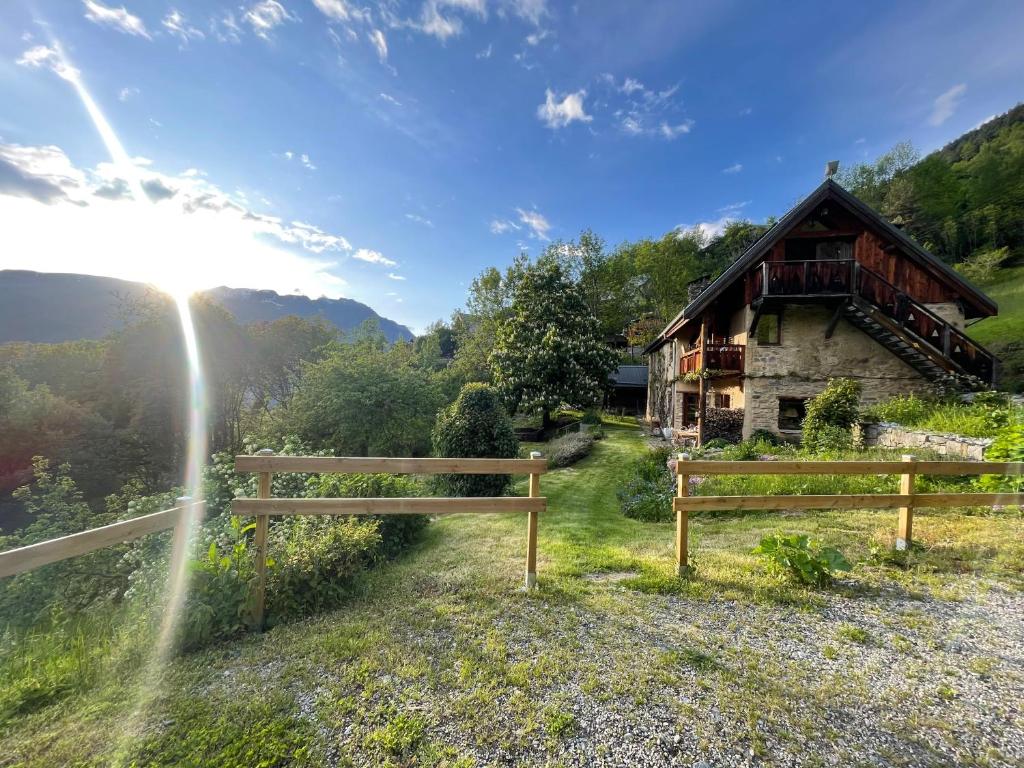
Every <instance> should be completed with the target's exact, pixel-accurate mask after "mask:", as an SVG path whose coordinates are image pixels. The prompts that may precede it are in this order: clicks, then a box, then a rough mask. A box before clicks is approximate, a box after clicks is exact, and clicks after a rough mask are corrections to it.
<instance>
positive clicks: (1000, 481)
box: [978, 424, 1024, 493]
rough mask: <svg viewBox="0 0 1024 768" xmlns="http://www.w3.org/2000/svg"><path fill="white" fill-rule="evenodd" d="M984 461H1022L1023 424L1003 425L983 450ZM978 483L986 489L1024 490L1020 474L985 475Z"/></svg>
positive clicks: (1023, 447) (1023, 481)
mask: <svg viewBox="0 0 1024 768" xmlns="http://www.w3.org/2000/svg"><path fill="white" fill-rule="evenodd" d="M985 460H986V461H1024V424H1013V425H1011V426H1008V427H1004V428H1003V429H1001V430H1000V431H999V433H998V434H997V435H996V438H995V440H993V441H992V445H990V446H989V447H988V450H987V451H985ZM978 483H979V485H981V487H982V488H984V489H985V490H988V491H1011V492H1014V493H1020V492H1021V491H1024V477H1022V476H1020V475H1010V476H1006V475H985V476H983V477H980V478H979V479H978Z"/></svg>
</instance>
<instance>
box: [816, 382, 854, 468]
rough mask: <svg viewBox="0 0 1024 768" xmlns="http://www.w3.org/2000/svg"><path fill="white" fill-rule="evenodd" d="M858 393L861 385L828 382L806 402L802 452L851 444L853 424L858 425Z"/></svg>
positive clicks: (834, 448)
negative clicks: (816, 394) (803, 450)
mask: <svg viewBox="0 0 1024 768" xmlns="http://www.w3.org/2000/svg"><path fill="white" fill-rule="evenodd" d="M860 394H861V385H860V382H857V381H854V380H853V379H830V380H829V382H828V385H827V386H826V387H825V389H823V390H822V391H821V393H819V394H818V396H817V397H814V398H812V399H811V401H810V402H809V403H807V415H806V416H805V418H804V424H803V445H804V448H805V450H807V451H809V452H811V453H815V452H818V451H829V450H842V449H843V448H848V447H850V446H851V445H852V444H853V425H854V424H856V423H857V418H858V415H859V412H860ZM844 433H846V434H844ZM847 435H849V437H847Z"/></svg>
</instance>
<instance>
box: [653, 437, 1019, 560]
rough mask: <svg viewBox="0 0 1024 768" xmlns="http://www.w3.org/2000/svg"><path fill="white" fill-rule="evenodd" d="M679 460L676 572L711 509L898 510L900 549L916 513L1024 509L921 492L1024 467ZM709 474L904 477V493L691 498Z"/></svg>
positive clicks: (978, 496) (999, 498)
mask: <svg viewBox="0 0 1024 768" xmlns="http://www.w3.org/2000/svg"><path fill="white" fill-rule="evenodd" d="M902 458H903V460H902V461H691V460H690V458H689V456H687V454H685V453H681V454H679V456H678V459H677V461H676V497H675V499H674V500H673V508H674V510H675V513H676V569H677V572H678V573H679V575H680V576H682V575H684V574H685V573H686V571H687V547H688V534H689V531H688V528H689V513H690V512H697V511H711V510H731V509H741V510H742V509H749V510H773V509H898V510H899V519H898V522H897V529H896V548H897V549H907V548H908V547H909V546H910V543H911V540H912V533H913V524H914V510H915V509H918V508H929V507H979V506H990V505H993V504H1007V505H1020V504H1024V493H915V492H914V481H915V479H916V477H917V476H918V475H1021V474H1024V462H1005V461H1004V462H996V461H918V460H917V459H915V458H914V457H913V456H909V455H907V456H903V457H902ZM706 475H899V476H900V492H899V493H871V494H859V495H853V494H841V495H824V496H821V495H817V496H810V495H807V496H690V478H691V477H699V476H706Z"/></svg>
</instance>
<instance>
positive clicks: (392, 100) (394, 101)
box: [377, 91, 402, 107]
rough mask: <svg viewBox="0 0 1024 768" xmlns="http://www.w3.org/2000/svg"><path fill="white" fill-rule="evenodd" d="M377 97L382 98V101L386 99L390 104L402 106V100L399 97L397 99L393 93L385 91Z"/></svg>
mask: <svg viewBox="0 0 1024 768" xmlns="http://www.w3.org/2000/svg"><path fill="white" fill-rule="evenodd" d="M377 98H378V99H380V100H381V101H386V102H387V103H388V104H390V105H391V106H393V107H400V106H402V102H400V101H399V100H398V99H396V98H395V97H394V96H392V95H391V94H388V93H384V92H383V91H382V92H381V93H378V94H377Z"/></svg>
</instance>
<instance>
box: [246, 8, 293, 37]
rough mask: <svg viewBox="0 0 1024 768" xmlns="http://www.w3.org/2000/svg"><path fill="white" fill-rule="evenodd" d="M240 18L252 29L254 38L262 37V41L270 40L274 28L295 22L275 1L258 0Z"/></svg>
mask: <svg viewBox="0 0 1024 768" xmlns="http://www.w3.org/2000/svg"><path fill="white" fill-rule="evenodd" d="M242 18H243V19H245V21H246V22H247V23H248V24H249V26H250V27H252V31H253V32H254V33H255V34H256V36H257V37H262V38H263V39H264V40H269V39H270V35H271V33H272V32H273V31H274V29H275V28H277V27H279V26H281V25H282V24H284V23H285V22H287V21H295V20H296V18H295V17H294V16H292V15H291V14H290V13H288V11H287V9H286V8H285V7H284V6H283V5H281V3H279V2H277V0H260V2H258V3H256V4H254V5H252V6H250V7H249V10H248V11H246V12H245V15H244V16H243V17H242Z"/></svg>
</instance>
